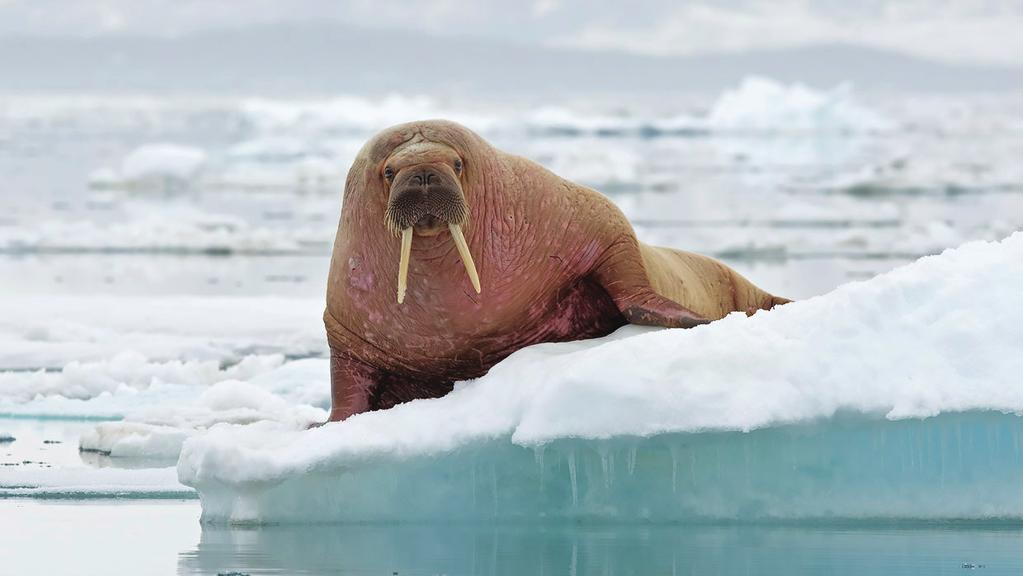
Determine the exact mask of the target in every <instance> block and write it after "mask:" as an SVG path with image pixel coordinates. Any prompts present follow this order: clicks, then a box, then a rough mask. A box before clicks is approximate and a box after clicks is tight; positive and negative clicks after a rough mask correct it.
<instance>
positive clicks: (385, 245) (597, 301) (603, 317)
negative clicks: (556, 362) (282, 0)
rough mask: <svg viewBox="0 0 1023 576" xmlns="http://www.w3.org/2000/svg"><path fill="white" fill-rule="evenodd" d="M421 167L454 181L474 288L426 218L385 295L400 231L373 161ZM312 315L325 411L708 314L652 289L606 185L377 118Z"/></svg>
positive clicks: (451, 131) (447, 130) (453, 131)
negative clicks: (324, 348)
mask: <svg viewBox="0 0 1023 576" xmlns="http://www.w3.org/2000/svg"><path fill="white" fill-rule="evenodd" d="M456 159H457V160H461V161H462V163H463V164H464V167H463V169H462V170H461V172H460V173H457V172H456V164H455V160H456ZM423 166H429V167H432V168H434V169H437V170H444V171H446V172H445V174H446V175H448V176H450V177H452V178H456V179H457V180H458V182H459V183H460V185H461V188H462V194H463V195H464V198H465V202H466V204H467V205H468V214H469V216H468V220H467V221H466V222H465V223H464V224H463V226H462V230H463V233H464V235H465V237H466V240H467V242H468V244H469V250H470V252H471V253H472V255H473V258H474V259H475V262H476V268H477V270H478V272H479V276H480V284H481V286H482V293H481V294H476V292H475V290H474V289H473V287H472V285H471V283H470V282H469V278H468V276H467V274H466V272H465V269H464V267H463V264H462V262H461V260H460V259H459V256H458V252H457V250H456V248H455V245H454V243H453V242H452V240H451V236H450V234H449V232H448V231H447V224H446V223H444V222H437V221H433V222H425V223H424V224H423V225H422V226H419V225H417V226H416V227H415V234H414V239H413V243H412V256H411V261H410V264H409V275H408V292H407V295H406V297H405V301H404V303H403V304H398V302H397V299H396V284H397V271H398V260H399V250H400V241H399V239H398V238H397V237H396V236H395V235H394V233H393V231H391V230H389V229H388V227H387V225H386V223H385V218H384V216H385V211H386V208H387V203H388V198H389V194H390V181H389V180H388V178H386V177H385V169H386V168H391V171H393V172H391V173H392V174H394V175H395V177H394V181H398V180H399V179H401V178H402V177H403V176H404V177H407V175H408V174H409V173H408V172H404V171H406V170H416V169H421V168H422V167H423ZM324 321H325V324H326V328H327V335H328V341H329V344H330V349H331V393H332V400H333V406H332V409H331V414H330V420H331V421H336V420H343V419H345V418H347V417H349V416H351V415H353V414H358V413H360V412H364V411H367V410H376V409H383V408H388V407H390V406H393V405H395V404H399V403H402V402H407V401H409V400H413V399H416V398H429V397H437V396H441V395H443V394H445V393H447V392H448V391H450V390H451V387H452V385H453V383H454V382H455V381H458V380H464V379H468V378H477V377H479V376H482V375H483V374H485V373H486V372H487V371H488V370H489V369H490V367H491V366H493V365H494V364H496V363H497V362H499V361H500V360H502V359H503V358H505V357H507V356H508V355H509V354H511V353H512V352H514V351H516V350H518V349H520V348H523V347H525V346H529V345H531V344H536V343H539V342H559V341H567V340H578V339H583V338H592V337H597V336H603V335H606V334H608V333H610V332H612V331H614V330H615V329H617V328H619V327H620V326H622V325H624V324H626V323H630V322H631V323H635V324H644V325H655V326H668V327H683V328H688V327H692V326H695V325H697V324H702V323H705V322H707V319H705V318H703V317H700V316H699V315H697V314H695V313H693V312H691V311H690V310H688V309H687V308H685V307H683V306H681V305H680V304H678V303H676V302H674V301H672V300H669V299H667V298H664V297H662V296H660V295H658V294H657V293H655V292H654V291H653V290H652V289H651V287H650V285H649V282H648V280H647V277H646V273H645V271H644V268H643V260H642V257H641V256H640V253H639V249H638V243H637V241H636V239H635V235H634V234H633V233H632V229H631V226H629V224H628V221H627V220H626V219H625V217H624V216H623V215H622V214H621V212H619V211H618V209H617V208H616V207H615V206H614V205H613V204H612V203H611V202H609V201H608V200H606V199H605V198H604V197H602V196H600V195H598V194H596V193H594V192H593V191H590V190H588V189H585V188H583V187H580V186H577V185H575V184H573V183H571V182H568V181H566V180H563V179H561V178H559V177H557V176H555V175H554V174H552V173H550V172H548V171H547V170H545V169H543V168H542V167H540V166H538V165H536V164H534V163H532V162H530V161H528V160H525V159H522V158H519V157H516V156H511V155H508V154H504V153H502V152H500V151H498V150H496V149H494V148H492V147H491V146H490V145H489V144H487V143H486V142H485V141H484V140H482V139H481V138H479V137H478V136H476V135H475V134H473V133H472V132H470V131H468V130H466V129H465V128H463V127H461V126H458V125H457V124H453V123H449V122H442V121H427V122H418V123H413V124H405V125H401V126H396V127H394V128H390V129H388V130H385V131H384V132H382V133H381V134H379V135H377V136H376V137H375V138H374V139H373V140H371V141H370V142H369V143H367V144H366V146H365V147H364V148H363V150H362V152H361V153H360V155H359V157H358V158H357V159H356V161H355V163H354V164H353V166H352V168H351V171H350V172H349V174H348V179H347V182H346V186H345V196H344V204H343V206H342V210H341V221H340V225H339V229H338V235H337V238H336V240H335V244H334V254H333V257H332V261H331V270H330V275H329V280H328V287H327V309H326V311H325V313H324Z"/></svg>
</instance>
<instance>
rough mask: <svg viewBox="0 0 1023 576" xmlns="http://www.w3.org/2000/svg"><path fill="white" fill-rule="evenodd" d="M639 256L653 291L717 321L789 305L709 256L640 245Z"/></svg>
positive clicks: (785, 300)
mask: <svg viewBox="0 0 1023 576" xmlns="http://www.w3.org/2000/svg"><path fill="white" fill-rule="evenodd" d="M640 253H641V254H642V256H643V265H644V266H645V268H646V271H647V276H648V277H649V280H650V285H651V287H652V288H653V289H654V292H657V293H658V294H660V295H661V296H664V297H665V298H669V299H671V300H674V301H675V302H678V303H679V304H681V305H683V306H685V307H686V308H689V309H690V310H692V311H693V312H696V313H697V314H700V315H701V316H704V317H705V318H708V319H710V320H719V319H721V318H724V317H725V316H727V315H728V314H730V313H732V312H735V311H740V312H745V313H747V314H752V313H753V312H755V311H757V310H770V309H771V308H773V307H774V306H776V305H779V304H785V303H787V302H790V300H788V299H787V298H781V297H779V296H774V295H773V294H770V293H768V292H765V291H764V290H761V289H760V288H758V287H757V286H756V285H754V284H753V283H752V282H750V281H749V280H747V279H746V278H745V277H743V276H742V275H741V274H739V273H738V272H736V271H735V270H732V269H731V268H729V267H728V266H726V265H725V264H723V263H721V262H719V261H717V260H715V259H713V258H710V257H708V256H703V255H701V254H695V253H693V252H686V251H684V250H675V249H672V248H663V247H660V246H648V245H646V244H643V243H640Z"/></svg>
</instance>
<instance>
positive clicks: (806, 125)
mask: <svg viewBox="0 0 1023 576" xmlns="http://www.w3.org/2000/svg"><path fill="white" fill-rule="evenodd" d="M708 120H709V124H710V126H711V128H712V130H714V131H726V132H814V133H821V132H824V133H827V132H831V133H838V132H872V131H880V130H888V129H891V128H892V124H891V122H890V121H889V120H887V119H886V118H885V117H884V116H882V115H881V114H879V113H877V112H874V111H873V110H870V109H868V108H866V107H864V106H862V105H860V104H858V103H856V102H855V101H854V100H853V97H852V91H851V89H850V88H849V87H848V86H847V85H841V86H838V87H836V88H834V89H832V90H829V91H826V92H820V91H817V90H814V89H812V88H809V87H807V86H804V85H802V84H792V85H785V84H782V83H780V82H777V81H774V80H771V79H769V78H763V77H758V76H752V77H748V78H746V79H745V80H743V81H742V83H741V84H740V85H739V87H738V88H735V89H733V90H727V91H725V92H724V93H723V94H721V96H719V97H718V99H717V101H716V102H715V103H714V106H713V107H712V108H711V111H710V114H709V117H708Z"/></svg>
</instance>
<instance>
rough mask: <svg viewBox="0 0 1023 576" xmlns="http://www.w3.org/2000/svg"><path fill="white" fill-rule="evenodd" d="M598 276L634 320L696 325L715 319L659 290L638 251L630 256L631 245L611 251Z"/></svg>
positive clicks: (670, 325)
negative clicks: (624, 249)
mask: <svg viewBox="0 0 1023 576" xmlns="http://www.w3.org/2000/svg"><path fill="white" fill-rule="evenodd" d="M632 249H633V250H635V247H634V246H633V247H632ZM594 278H595V279H596V281H597V282H598V283H600V285H601V286H602V287H603V288H604V290H605V291H607V293H608V295H609V296H611V299H612V300H613V301H614V303H615V306H617V307H618V310H619V311H620V312H621V313H622V316H624V317H625V320H626V321H628V322H629V323H630V324H639V325H641V326H663V327H665V328H692V327H694V326H699V325H700V324H707V323H709V322H710V320H711V319H709V318H707V317H705V316H702V315H700V314H697V313H696V312H694V311H692V310H690V309H689V308H686V307H685V306H683V305H682V304H679V303H678V302H676V301H674V300H671V299H670V298H667V297H665V296H662V295H660V294H658V293H657V292H655V291H654V289H653V288H652V287H651V286H650V282H649V280H648V279H647V276H646V271H645V270H644V268H643V264H642V259H641V258H639V255H638V254H634V255H632V256H631V257H630V255H629V254H628V248H626V251H625V252H618V253H612V254H610V255H609V257H608V258H607V260H605V261H604V262H603V264H602V265H600V266H599V267H598V268H597V269H596V270H595V271H594Z"/></svg>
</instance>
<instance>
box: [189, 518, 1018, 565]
mask: <svg viewBox="0 0 1023 576" xmlns="http://www.w3.org/2000/svg"><path fill="white" fill-rule="evenodd" d="M971 566H972V567H974V568H973V569H981V568H982V569H983V570H984V572H983V573H984V575H985V576H987V575H992V574H1009V573H1018V572H1019V571H1020V570H1021V569H1023V530H1017V529H1016V528H1015V527H1001V528H991V527H986V528H984V527H980V528H978V527H970V528H969V529H954V528H897V527H880V528H877V527H865V526H857V527H852V528H839V527H785V526H771V527H768V526H744V527H738V526H687V527H681V526H658V527H651V526H636V525H624V526H585V527H583V526H567V525H566V526H544V527H536V526H502V527H493V526H490V527H479V526H450V525H448V526H438V525H416V526H397V525H348V526H302V527H297V526H288V527H285V526H276V527H264V528H259V529H229V528H222V527H221V528H211V527H206V528H204V529H203V533H202V538H201V540H200V542H199V545H198V546H197V547H196V548H195V549H194V550H189V551H186V552H183V553H182V554H181V555H180V557H179V573H181V574H216V573H218V572H219V573H229V572H239V573H243V574H251V575H255V574H384V575H388V574H389V575H395V574H398V575H417V574H447V575H449V576H453V575H458V574H480V575H498V574H508V575H524V574H566V575H573V576H574V575H584V574H602V575H615V574H616V575H649V574H672V575H678V574H752V573H756V574H962V573H963V571H964V570H967V569H970V567H971Z"/></svg>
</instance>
